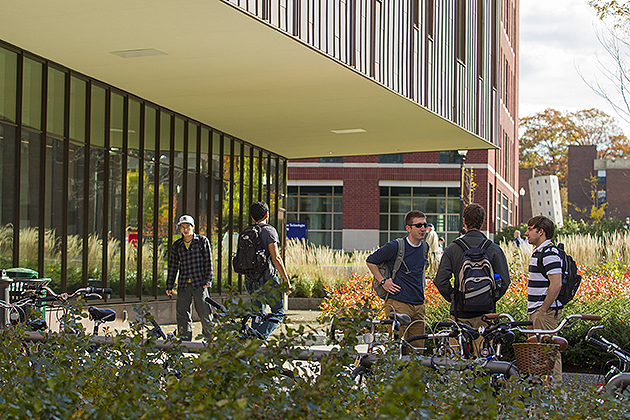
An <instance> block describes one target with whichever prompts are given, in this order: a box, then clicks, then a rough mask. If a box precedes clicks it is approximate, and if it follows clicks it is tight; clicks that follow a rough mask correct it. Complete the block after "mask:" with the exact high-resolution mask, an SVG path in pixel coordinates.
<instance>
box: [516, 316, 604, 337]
mask: <svg viewBox="0 0 630 420" xmlns="http://www.w3.org/2000/svg"><path fill="white" fill-rule="evenodd" d="M508 317H509V318H511V320H512V321H513V320H514V318H512V317H511V316H509V315H508ZM577 319H583V320H586V321H599V320H600V319H602V317H601V315H594V314H585V315H582V314H575V315H569V316H568V317H566V318H565V319H563V320H562V322H560V325H558V327H557V328H555V329H553V330H536V329H532V330H529V329H522V328H520V327H517V328H516V330H517V331H518V332H521V333H523V334H536V335H542V334H549V335H553V334H555V333H557V332H558V331H560V330H561V329H562V328H564V326H565V325H567V324H569V325H571V324H573V322H575V321H574V320H577Z"/></svg>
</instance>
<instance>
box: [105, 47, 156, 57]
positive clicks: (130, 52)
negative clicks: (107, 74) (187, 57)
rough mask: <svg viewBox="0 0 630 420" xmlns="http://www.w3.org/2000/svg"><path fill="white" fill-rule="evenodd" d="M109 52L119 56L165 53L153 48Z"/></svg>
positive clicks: (146, 55)
mask: <svg viewBox="0 0 630 420" xmlns="http://www.w3.org/2000/svg"><path fill="white" fill-rule="evenodd" d="M110 54H114V55H117V56H118V57H121V58H136V57H151V56H154V55H166V53H165V52H162V51H160V50H156V49H155V48H141V49H138V50H123V51H110Z"/></svg>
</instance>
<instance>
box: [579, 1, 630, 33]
mask: <svg viewBox="0 0 630 420" xmlns="http://www.w3.org/2000/svg"><path fill="white" fill-rule="evenodd" d="M588 4H590V5H591V6H592V7H593V8H595V10H597V17H598V18H599V19H601V20H606V19H611V20H612V21H613V24H614V26H615V27H621V26H623V24H624V23H627V22H628V21H630V2H627V1H625V2H624V1H617V0H609V1H604V0H590V1H589V2H588Z"/></svg>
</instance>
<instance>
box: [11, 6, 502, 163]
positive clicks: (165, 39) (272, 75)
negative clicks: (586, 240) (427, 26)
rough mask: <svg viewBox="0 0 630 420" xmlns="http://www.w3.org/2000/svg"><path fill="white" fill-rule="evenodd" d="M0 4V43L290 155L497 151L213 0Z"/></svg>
mask: <svg viewBox="0 0 630 420" xmlns="http://www.w3.org/2000/svg"><path fill="white" fill-rule="evenodd" d="M0 5H1V9H0V10H2V25H0V39H2V40H4V41H6V42H8V43H11V44H14V45H16V46H18V47H20V48H23V49H25V50H27V51H30V52H32V53H34V54H37V55H39V56H41V57H44V58H46V59H49V60H51V61H54V62H57V63H59V64H61V65H63V66H66V67H69V68H71V69H73V70H75V71H77V72H79V73H83V74H85V75H87V76H90V77H93V78H96V79H99V80H102V81H104V82H106V83H108V84H110V85H112V86H115V87H117V88H120V89H122V90H125V91H127V92H129V93H132V94H134V95H137V96H139V97H141V98H144V99H146V100H149V101H151V102H154V103H156V104H158V105H160V106H163V107H166V108H169V109H172V110H174V111H176V112H179V113H181V114H184V115H186V116H188V117H190V118H193V119H195V120H198V121H200V122H202V123H204V124H207V125H210V126H212V127H214V128H216V129H218V130H221V131H223V132H225V133H227V134H230V135H233V136H235V137H238V138H240V139H243V140H245V141H248V142H250V143H253V144H255V145H257V146H260V147H263V148H265V149H268V150H270V151H272V152H274V153H277V154H279V155H282V156H285V157H287V158H304V157H321V156H349V155H367V154H381V153H401V152H419V151H438V150H462V149H468V150H471V149H489V148H495V146H494V145H493V144H491V143H489V142H487V141H485V140H483V139H481V138H480V137H478V136H476V135H474V134H472V133H470V132H468V131H466V130H464V129H462V128H460V127H458V126H457V125H455V124H453V123H451V122H450V121H448V120H446V119H444V118H442V117H440V116H438V115H436V114H434V113H433V112H431V111H429V110H427V109H426V108H423V107H422V106H420V105H418V104H416V103H414V102H413V101H410V100H409V99H407V98H405V97H403V96H401V95H399V94H397V93H395V92H393V91H391V90H389V89H387V88H385V87H384V86H382V85H381V84H379V83H377V82H375V81H374V80H372V79H370V78H368V77H366V76H364V75H363V74H361V73H359V72H357V71H356V70H354V69H352V68H350V67H348V66H346V65H344V64H343V63H340V62H339V61H337V60H335V59H332V58H331V57H329V56H327V55H325V54H323V53H321V52H319V51H318V50H316V49H314V48H312V47H310V46H308V45H306V44H305V43H303V42H301V41H300V40H298V39H295V38H294V37H291V36H289V35H287V34H285V33H283V32H281V31H279V30H277V29H275V28H273V27H271V26H269V25H268V24H266V23H265V22H262V21H261V20H259V19H257V18H255V17H253V16H250V15H248V14H247V13H244V12H243V11H241V10H240V9H237V8H235V7H233V6H231V5H229V4H226V3H225V2H223V1H221V0H178V1H172V0H107V1H85V0H65V1H50V0H20V1H15V0H0ZM346 130H350V132H349V133H348V132H346ZM335 131H337V133H336V132H335ZM339 131H341V133H339ZM344 132H345V134H344Z"/></svg>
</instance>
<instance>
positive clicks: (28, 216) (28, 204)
mask: <svg viewBox="0 0 630 420" xmlns="http://www.w3.org/2000/svg"><path fill="white" fill-rule="evenodd" d="M40 144H41V142H40V134H39V133H33V132H31V131H28V130H23V131H22V141H21V149H22V152H21V156H20V157H21V160H20V211H19V213H18V214H19V216H20V242H19V243H20V252H19V256H20V259H19V266H20V267H26V268H30V269H34V270H37V267H38V248H39V247H38V244H39V229H38V227H39V225H40V216H39V213H40V202H41V200H40V197H39V195H38V194H33V191H39V190H40V189H39V178H40V168H41V166H42V165H41V161H40V152H39V151H40V146H39V145H40Z"/></svg>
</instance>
